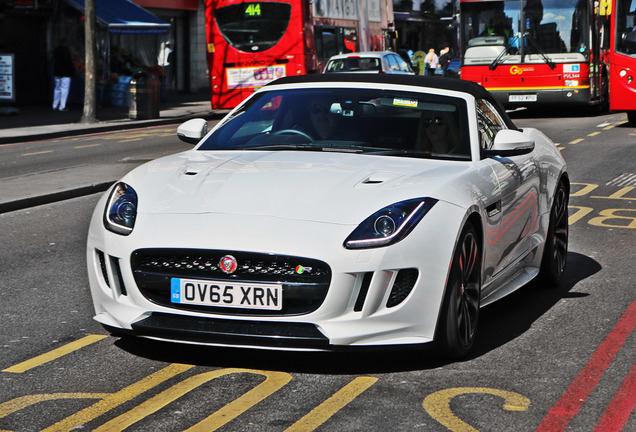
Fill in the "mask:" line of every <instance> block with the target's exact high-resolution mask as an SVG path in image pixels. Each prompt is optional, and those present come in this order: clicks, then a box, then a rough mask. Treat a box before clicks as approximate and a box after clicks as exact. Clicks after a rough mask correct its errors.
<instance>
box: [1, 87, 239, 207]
mask: <svg viewBox="0 0 636 432" xmlns="http://www.w3.org/2000/svg"><path fill="white" fill-rule="evenodd" d="M82 111H83V107H82V106H80V105H70V106H69V110H68V111H65V112H61V111H53V110H52V109H51V107H48V106H41V105H38V106H24V107H21V106H18V107H12V106H9V105H4V106H0V147H2V146H8V145H12V144H19V143H25V142H36V141H46V140H52V139H59V138H65V137H74V136H81V135H88V134H95V133H103V132H109V131H118V130H126V129H136V128H144V127H151V126H159V125H169V124H179V123H182V122H184V121H186V120H189V119H192V118H204V119H206V120H214V119H219V118H221V117H222V116H223V115H225V114H226V113H227V111H221V110H212V108H211V105H210V96H209V92H201V93H196V94H191V93H186V94H174V95H169V96H168V97H167V100H165V101H162V102H161V103H160V105H159V117H157V118H148V119H139V118H131V116H130V113H129V108H128V107H123V106H107V107H97V110H96V121H95V122H93V123H82V122H81V119H82ZM130 169H131V165H130V164H126V163H122V164H101V165H100V164H97V165H93V164H91V165H82V166H75V167H71V168H65V169H52V170H50V171H46V172H40V173H35V174H26V175H21V176H16V177H10V178H3V179H2V180H0V184H1V186H0V213H6V212H10V211H15V210H20V209H24V208H28V207H33V206H37V205H42V204H47V203H51V202H56V201H60V200H64V199H69V198H74V197H78V196H83V195H87V194H91V193H96V192H100V191H104V190H106V189H107V188H108V187H109V186H110V185H111V184H112V183H114V182H115V181H117V180H118V179H119V178H120V177H121V176H123V175H124V174H125V173H126V172H128V171H129V170H130Z"/></svg>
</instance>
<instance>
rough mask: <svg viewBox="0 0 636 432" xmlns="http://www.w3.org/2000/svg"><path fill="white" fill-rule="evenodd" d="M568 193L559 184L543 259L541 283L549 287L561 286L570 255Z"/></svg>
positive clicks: (551, 212)
mask: <svg viewBox="0 0 636 432" xmlns="http://www.w3.org/2000/svg"><path fill="white" fill-rule="evenodd" d="M568 198H569V197H568V192H567V189H566V187H565V185H564V184H563V182H560V183H559V186H558V187H557V190H556V193H555V194H554V202H553V203H552V209H551V210H550V226H549V227H548V235H547V237H546V240H545V248H544V249H543V257H542V258H541V271H540V273H539V275H540V279H541V281H542V282H543V283H544V284H545V285H548V286H552V287H557V286H559V285H561V281H562V280H563V273H564V272H565V264H566V260H567V254H568Z"/></svg>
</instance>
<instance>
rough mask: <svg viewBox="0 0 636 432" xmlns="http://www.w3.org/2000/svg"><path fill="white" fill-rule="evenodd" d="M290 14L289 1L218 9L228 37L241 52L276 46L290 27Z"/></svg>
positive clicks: (216, 16) (226, 37)
mask: <svg viewBox="0 0 636 432" xmlns="http://www.w3.org/2000/svg"><path fill="white" fill-rule="evenodd" d="M290 16H291V5H290V4H289V3H271V2H263V3H259V2H249V3H240V4H234V5H231V6H225V7H222V8H218V9H216V10H215V11H214V18H215V20H216V22H217V24H218V26H219V30H220V31H221V34H222V35H223V37H224V38H225V40H226V41H227V42H228V43H229V44H230V45H231V46H233V47H234V48H236V49H238V50H240V51H245V52H252V53H254V52H260V51H265V50H267V49H269V48H271V47H273V46H274V45H276V44H277V43H278V41H280V39H281V38H282V37H283V35H284V34H285V31H286V30H287V27H288V25H289V19H290Z"/></svg>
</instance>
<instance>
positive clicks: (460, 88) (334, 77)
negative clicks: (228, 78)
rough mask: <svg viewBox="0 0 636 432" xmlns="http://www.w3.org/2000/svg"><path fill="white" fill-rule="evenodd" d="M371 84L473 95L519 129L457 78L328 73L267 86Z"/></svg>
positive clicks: (290, 78)
mask: <svg viewBox="0 0 636 432" xmlns="http://www.w3.org/2000/svg"><path fill="white" fill-rule="evenodd" d="M330 82H340V83H348V82H351V83H354V82H356V83H360V82H362V83H370V84H398V85H407V86H417V87H429V88H437V89H442V90H451V91H457V92H463V93H468V94H471V95H473V96H474V97H475V98H476V99H486V100H488V101H490V103H491V104H492V105H493V106H495V107H497V108H498V110H499V114H500V115H501V117H502V119H503V120H504V121H505V122H506V124H507V125H508V127H509V128H511V129H517V127H516V126H515V124H514V123H513V122H512V120H511V119H510V117H509V116H508V114H507V113H506V111H505V110H504V109H503V108H502V107H501V105H499V103H498V102H497V101H496V100H495V98H493V97H492V95H491V94H490V92H489V91H488V90H486V89H485V88H483V87H482V86H480V85H479V84H477V83H474V82H472V81H465V80H462V79H456V78H443V77H429V76H421V75H399V74H367V73H328V74H310V75H296V76H288V77H283V78H279V79H277V80H276V81H272V82H270V83H269V84H267V86H270V85H277V84H302V83H307V84H310V83H330Z"/></svg>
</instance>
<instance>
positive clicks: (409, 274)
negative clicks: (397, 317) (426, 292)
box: [386, 269, 419, 307]
mask: <svg viewBox="0 0 636 432" xmlns="http://www.w3.org/2000/svg"><path fill="white" fill-rule="evenodd" d="M418 274H419V272H418V271H417V269H404V270H400V271H399V272H398V274H397V276H396V277H395V282H394V283H393V289H392V290H391V294H390V295H389V299H388V300H387V302H386V307H394V306H397V305H399V304H400V303H402V302H403V301H404V299H406V297H408V295H409V294H410V293H411V291H412V290H413V287H414V286H415V282H417V276H418Z"/></svg>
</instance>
